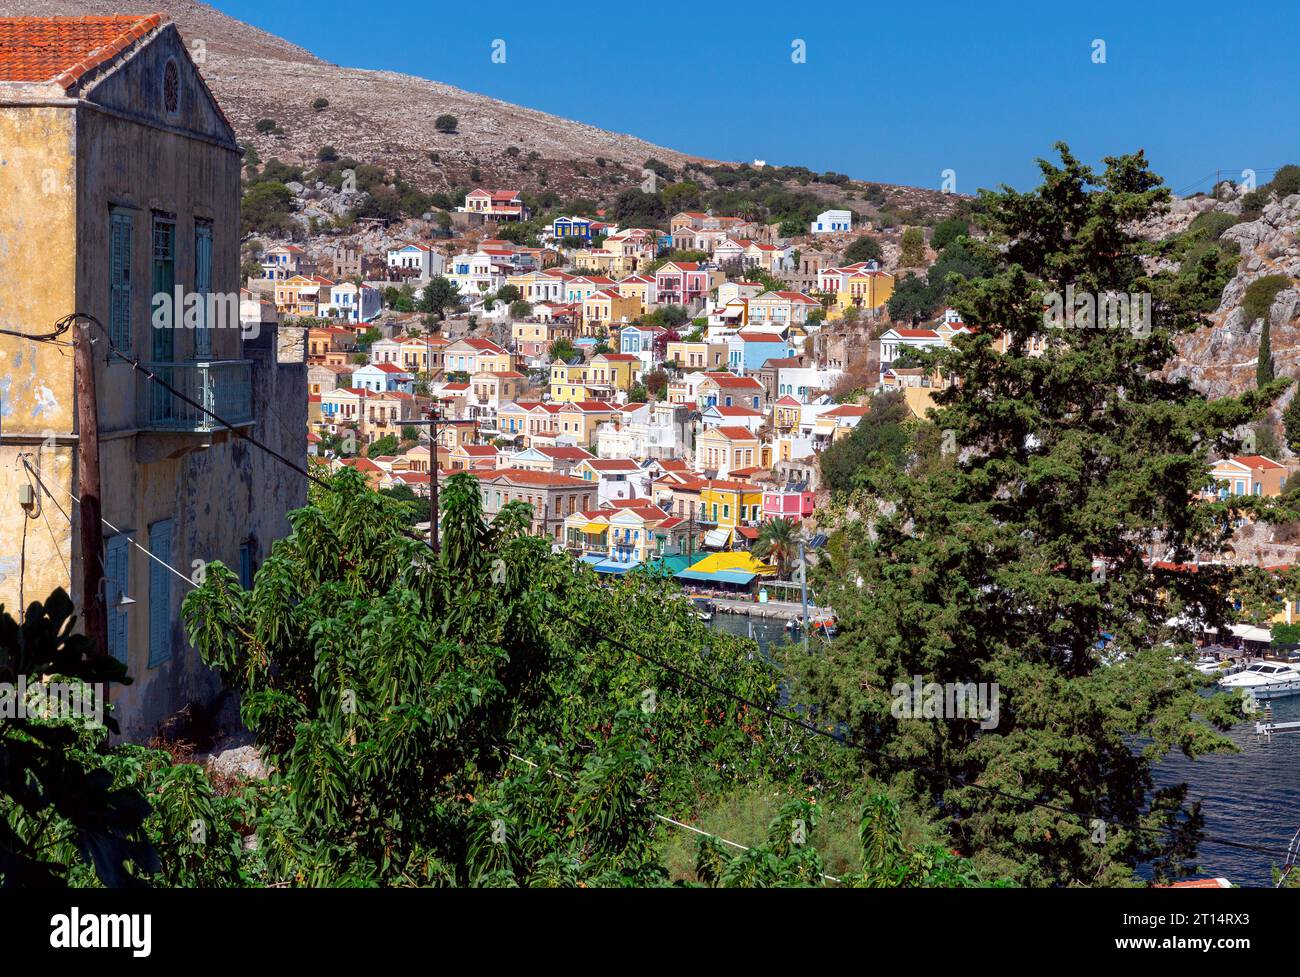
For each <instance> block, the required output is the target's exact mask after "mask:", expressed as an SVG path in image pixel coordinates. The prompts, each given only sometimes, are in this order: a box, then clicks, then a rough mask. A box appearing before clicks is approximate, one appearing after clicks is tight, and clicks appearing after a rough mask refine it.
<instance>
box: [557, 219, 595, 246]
mask: <svg viewBox="0 0 1300 977" xmlns="http://www.w3.org/2000/svg"><path fill="white" fill-rule="evenodd" d="M551 233H553V234H554V235H555V236H556V237H557V238H575V237H577V238H582V239H583V240H584V241H590V240H591V221H589V220H587V219H586V218H585V217H557V218H555V221H554V222H553V223H552V224H551Z"/></svg>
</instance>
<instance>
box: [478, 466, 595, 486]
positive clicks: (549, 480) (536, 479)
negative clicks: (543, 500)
mask: <svg viewBox="0 0 1300 977" xmlns="http://www.w3.org/2000/svg"><path fill="white" fill-rule="evenodd" d="M485 477H487V478H504V479H507V480H509V481H511V482H514V483H515V484H517V485H538V486H541V487H543V488H547V487H550V488H570V487H573V488H578V487H579V486H585V487H586V488H591V487H592V483H591V482H584V481H583V480H582V479H580V478H573V477H572V476H570V475H561V474H559V473H557V472H530V471H525V470H524V469H522V468H499V469H497V470H496V471H492V472H488V473H487V475H486V476H485Z"/></svg>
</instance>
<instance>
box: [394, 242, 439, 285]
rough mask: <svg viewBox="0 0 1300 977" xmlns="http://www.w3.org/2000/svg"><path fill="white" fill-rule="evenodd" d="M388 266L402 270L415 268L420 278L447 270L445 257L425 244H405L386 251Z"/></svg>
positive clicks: (430, 276)
mask: <svg viewBox="0 0 1300 977" xmlns="http://www.w3.org/2000/svg"><path fill="white" fill-rule="evenodd" d="M388 267H389V268H393V269H395V270H403V271H406V270H410V269H415V270H416V271H417V272H418V273H419V277H420V278H432V277H433V276H434V275H441V274H442V273H443V272H445V271H446V270H447V259H446V258H444V257H443V256H442V255H441V254H440V253H439V252H438V251H436V250H434V249H433V248H432V247H430V246H429V245H427V244H419V243H415V244H407V245H405V246H404V247H400V248H397V249H395V250H393V251H389V252H388Z"/></svg>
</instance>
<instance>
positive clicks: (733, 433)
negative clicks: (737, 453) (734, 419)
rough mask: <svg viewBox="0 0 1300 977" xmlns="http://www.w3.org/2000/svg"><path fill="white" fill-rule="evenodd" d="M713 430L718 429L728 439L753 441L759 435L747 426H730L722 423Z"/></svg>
mask: <svg viewBox="0 0 1300 977" xmlns="http://www.w3.org/2000/svg"><path fill="white" fill-rule="evenodd" d="M713 430H715V431H717V432H718V433H719V434H721V435H722V436H723V437H724V438H726V439H727V440H728V441H753V440H755V439H756V437H757V435H755V434H754V432H753V431H751V430H750V429H749V428H747V427H729V426H727V425H725V424H722V425H719V426H718V427H715V428H714V429H713Z"/></svg>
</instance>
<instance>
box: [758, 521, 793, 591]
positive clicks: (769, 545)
mask: <svg viewBox="0 0 1300 977" xmlns="http://www.w3.org/2000/svg"><path fill="white" fill-rule="evenodd" d="M798 552H799V526H798V524H797V523H796V522H795V521H794V520H793V519H768V520H767V521H766V522H764V523H763V524H762V525H761V526H759V527H758V539H757V540H756V541H755V543H754V555H755V556H756V557H758V558H759V559H760V560H764V561H766V562H768V563H772V564H774V565H775V566H776V575H777V576H778V577H779V578H780V579H782V580H788V579H790V566H791V564H793V563H794V558H795V554H796V553H798Z"/></svg>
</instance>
